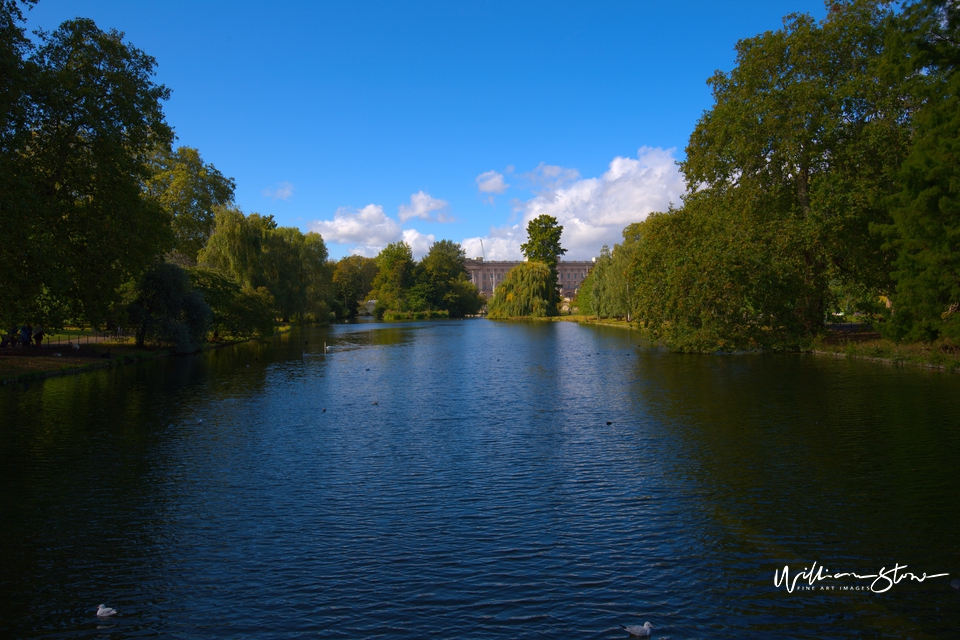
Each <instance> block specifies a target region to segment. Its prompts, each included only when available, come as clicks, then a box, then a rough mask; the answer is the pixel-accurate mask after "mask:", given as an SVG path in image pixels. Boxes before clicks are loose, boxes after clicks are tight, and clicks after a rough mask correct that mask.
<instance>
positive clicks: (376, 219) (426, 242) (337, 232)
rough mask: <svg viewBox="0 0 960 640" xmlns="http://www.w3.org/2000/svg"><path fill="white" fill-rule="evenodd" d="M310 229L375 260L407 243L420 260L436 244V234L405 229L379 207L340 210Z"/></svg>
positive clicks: (369, 205)
mask: <svg viewBox="0 0 960 640" xmlns="http://www.w3.org/2000/svg"><path fill="white" fill-rule="evenodd" d="M427 197H428V198H429V196H427ZM441 202H442V201H441ZM310 229H311V231H316V232H317V233H319V234H320V235H321V236H323V239H324V241H325V242H333V243H336V244H351V245H354V246H353V247H352V248H351V249H350V253H351V254H354V255H361V256H367V257H368V258H373V257H375V256H376V255H377V254H378V253H380V251H381V250H382V249H383V248H384V247H385V246H387V245H388V244H390V243H391V242H399V241H400V240H403V241H404V242H406V243H407V244H409V245H410V248H411V249H412V250H413V255H414V257H415V258H417V259H419V258H421V257H423V256H425V255H426V254H427V252H428V251H430V245H432V244H433V243H434V241H435V237H434V236H433V235H432V234H423V233H420V232H419V231H417V230H416V229H402V228H401V227H400V223H398V222H397V221H396V220H394V219H393V218H391V217H390V216H388V215H387V214H385V213H384V212H383V207H381V206H380V205H378V204H368V205H367V206H365V207H363V208H362V209H351V208H349V207H340V208H339V209H337V211H336V213H335V214H334V215H333V220H317V221H315V222H313V223H312V224H311V225H310Z"/></svg>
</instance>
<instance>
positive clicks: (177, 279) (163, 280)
mask: <svg viewBox="0 0 960 640" xmlns="http://www.w3.org/2000/svg"><path fill="white" fill-rule="evenodd" d="M129 315H130V322H131V323H132V324H133V325H134V326H135V327H136V328H137V346H138V347H141V348H142V347H143V346H144V344H145V343H146V341H147V340H148V339H149V340H154V341H156V342H158V343H169V344H171V345H172V346H173V349H174V351H175V352H177V353H192V352H194V351H197V350H198V349H199V348H200V345H201V344H202V343H203V340H204V337H205V335H206V332H207V326H208V324H209V321H210V316H211V312H210V307H209V306H208V305H207V303H206V302H205V301H204V299H203V295H202V294H201V293H200V292H199V291H195V290H194V289H193V288H192V287H191V285H190V279H189V278H188V276H187V273H186V272H185V271H184V270H183V269H182V268H180V267H179V266H177V265H175V264H171V263H168V262H164V263H160V264H158V265H156V266H155V267H153V268H151V269H149V270H147V271H146V272H144V274H143V275H142V276H141V278H140V281H139V284H138V286H137V299H136V300H135V301H134V302H133V304H131V305H130V308H129Z"/></svg>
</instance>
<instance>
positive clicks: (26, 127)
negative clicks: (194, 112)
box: [0, 2, 173, 322]
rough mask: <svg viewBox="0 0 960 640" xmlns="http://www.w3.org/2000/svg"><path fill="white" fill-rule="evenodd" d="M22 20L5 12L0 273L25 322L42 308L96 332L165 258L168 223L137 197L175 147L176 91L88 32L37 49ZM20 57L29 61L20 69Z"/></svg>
mask: <svg viewBox="0 0 960 640" xmlns="http://www.w3.org/2000/svg"><path fill="white" fill-rule="evenodd" d="M15 8H16V7H15V5H14V4H13V3H9V2H7V3H4V4H3V5H2V11H0V23H3V24H0V31H4V35H3V39H4V43H3V46H2V48H3V51H2V53H0V56H2V57H3V61H2V64H3V65H4V67H9V70H10V71H11V74H12V75H10V76H6V77H4V78H3V80H0V83H3V84H4V87H3V94H4V95H3V98H2V103H3V104H2V105H0V110H2V111H3V113H0V117H2V118H3V122H2V129H3V131H2V137H3V140H4V143H3V145H4V148H3V154H2V155H3V160H2V163H3V166H2V167H0V169H2V170H0V174H2V175H3V178H2V181H3V189H2V190H0V191H3V195H2V196H0V212H2V216H3V217H2V221H3V228H4V229H5V232H6V233H7V235H6V236H5V238H4V240H5V245H6V246H7V247H8V249H6V250H5V251H4V252H3V253H4V258H3V260H2V262H0V265H2V266H3V267H4V269H5V271H7V272H8V273H14V274H17V277H16V278H15V280H16V281H17V285H16V287H15V290H14V291H11V294H13V295H12V296H5V297H8V298H10V299H12V300H16V301H17V303H18V304H19V306H20V307H21V308H20V309H19V312H20V313H27V312H32V313H34V314H37V313H38V305H37V304H36V302H35V301H37V300H39V299H40V298H41V296H42V298H43V301H44V302H43V304H44V305H46V306H47V307H48V309H49V308H57V309H58V310H59V311H60V312H61V313H67V314H69V315H72V316H73V317H75V318H86V319H89V320H92V321H94V322H99V321H102V320H103V319H104V317H105V315H106V313H107V310H108V308H109V307H110V305H111V304H112V303H114V302H115V301H116V299H117V294H116V292H117V290H118V289H119V286H120V284H121V283H123V282H124V281H126V280H128V279H130V278H131V277H135V276H137V275H138V274H139V273H140V272H141V271H142V270H143V269H144V268H146V267H147V266H148V265H149V264H150V263H151V262H152V261H153V260H154V259H155V258H156V256H157V255H158V254H159V253H161V252H163V251H165V250H166V249H168V248H169V247H170V241H171V236H170V233H169V226H170V225H169V219H168V216H167V215H166V214H165V213H164V212H163V210H162V209H161V208H160V207H159V206H157V205H156V204H155V203H153V202H150V201H148V200H147V199H144V198H143V197H142V186H143V184H144V182H145V180H146V179H147V178H148V176H149V168H148V158H149V155H150V153H151V152H152V150H153V149H155V148H156V147H158V146H160V147H162V146H164V145H169V143H170V140H171V139H172V136H173V134H172V131H171V130H170V128H169V127H168V126H167V124H166V122H165V120H164V116H163V111H162V109H161V102H162V101H163V100H165V99H166V98H167V97H168V96H169V91H168V90H167V89H166V88H165V87H163V86H162V85H158V84H156V83H155V82H154V81H153V75H154V66H155V64H156V63H155V61H154V59H153V58H151V57H150V56H148V55H146V54H145V53H143V52H142V51H140V50H139V49H136V48H135V47H133V46H132V45H130V44H128V43H126V42H124V40H123V34H122V33H119V32H116V31H109V32H105V31H102V30H100V29H99V28H97V26H96V25H95V24H94V23H93V21H91V20H87V19H77V20H70V21H67V22H65V23H63V24H62V25H61V26H60V27H59V28H58V29H57V30H56V31H54V32H52V33H40V34H39V36H40V42H39V44H38V46H37V47H36V48H34V49H30V48H29V47H28V46H27V45H26V44H25V43H24V42H23V40H22V39H21V38H20V36H18V35H17V33H16V31H17V20H18V16H17V13H16V12H15V11H14V10H13V9H15ZM11 29H12V30H11ZM21 35H22V34H21ZM11 37H12V39H11ZM17 53H20V54H26V53H30V55H29V56H28V57H27V58H25V59H23V60H21V62H20V63H19V64H17V63H16V60H15V57H16V54H17ZM5 71H6V70H5ZM2 304H4V307H5V312H6V313H9V312H10V309H9V307H8V303H2ZM29 307H32V309H31V308H29ZM48 313H53V311H48Z"/></svg>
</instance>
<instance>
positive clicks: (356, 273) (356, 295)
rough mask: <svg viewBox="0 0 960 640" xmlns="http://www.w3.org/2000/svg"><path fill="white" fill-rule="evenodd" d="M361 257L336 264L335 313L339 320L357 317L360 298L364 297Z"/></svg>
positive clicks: (334, 281) (344, 259)
mask: <svg viewBox="0 0 960 640" xmlns="http://www.w3.org/2000/svg"><path fill="white" fill-rule="evenodd" d="M359 258H360V256H347V257H345V258H342V259H341V260H340V261H338V262H337V263H336V266H335V267H334V269H333V291H334V299H335V301H336V304H335V307H334V308H335V311H336V313H337V317H339V318H352V317H353V316H355V315H357V309H359V307H360V298H361V297H362V296H363V273H362V271H361V269H360V260H359Z"/></svg>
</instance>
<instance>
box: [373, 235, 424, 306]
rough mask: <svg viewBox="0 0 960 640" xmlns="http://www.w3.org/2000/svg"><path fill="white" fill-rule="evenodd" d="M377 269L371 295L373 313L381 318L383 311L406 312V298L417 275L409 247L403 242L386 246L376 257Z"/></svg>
mask: <svg viewBox="0 0 960 640" xmlns="http://www.w3.org/2000/svg"><path fill="white" fill-rule="evenodd" d="M377 267H378V269H379V272H378V273H377V277H376V278H375V279H374V281H373V287H374V292H373V294H372V295H374V296H376V299H377V305H376V307H375V309H374V313H375V314H376V315H377V316H378V317H381V318H382V317H383V313H384V312H385V311H408V310H409V308H408V298H409V296H410V290H411V289H412V288H413V287H414V285H415V284H416V275H417V274H416V268H417V264H416V262H414V260H413V251H412V250H411V249H410V245H408V244H407V243H406V242H403V241H400V242H393V243H391V244H388V245H387V246H386V247H384V248H383V250H382V251H381V252H380V253H379V254H378V255H377Z"/></svg>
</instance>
